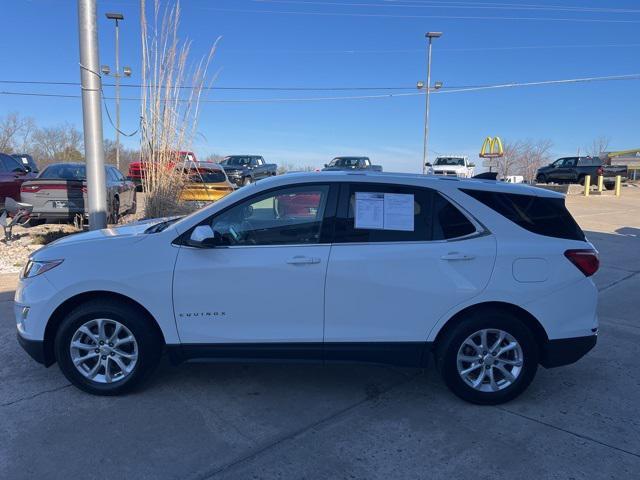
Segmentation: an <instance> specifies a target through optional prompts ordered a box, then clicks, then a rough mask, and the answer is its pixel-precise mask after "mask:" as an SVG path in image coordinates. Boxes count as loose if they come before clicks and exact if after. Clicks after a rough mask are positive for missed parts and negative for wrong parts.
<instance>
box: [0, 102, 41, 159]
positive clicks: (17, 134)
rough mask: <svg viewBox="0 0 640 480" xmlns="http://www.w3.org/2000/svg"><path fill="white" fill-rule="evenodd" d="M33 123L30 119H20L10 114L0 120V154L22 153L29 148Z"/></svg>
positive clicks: (15, 114) (16, 114)
mask: <svg viewBox="0 0 640 480" xmlns="http://www.w3.org/2000/svg"><path fill="white" fill-rule="evenodd" d="M34 129H35V122H34V121H33V119H32V118H30V117H20V114H19V113H17V112H11V113H9V114H7V115H6V116H5V117H4V118H2V119H0V152H3V153H24V152H25V151H26V150H28V148H29V142H30V140H31V135H32V133H33V131H34Z"/></svg>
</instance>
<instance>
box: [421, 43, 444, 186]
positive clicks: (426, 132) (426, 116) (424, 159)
mask: <svg viewBox="0 0 640 480" xmlns="http://www.w3.org/2000/svg"><path fill="white" fill-rule="evenodd" d="M441 36H442V32H427V33H426V34H425V37H426V38H428V39H429V44H428V47H427V85H426V88H427V94H426V95H425V96H426V97H427V100H426V108H425V112H424V147H423V151H422V173H423V174H424V173H425V172H426V169H427V158H428V152H427V147H428V144H429V94H430V93H431V42H432V41H433V39H434V38H439V37H441ZM440 86H442V84H440ZM418 88H421V87H420V86H418ZM438 88H439V87H438Z"/></svg>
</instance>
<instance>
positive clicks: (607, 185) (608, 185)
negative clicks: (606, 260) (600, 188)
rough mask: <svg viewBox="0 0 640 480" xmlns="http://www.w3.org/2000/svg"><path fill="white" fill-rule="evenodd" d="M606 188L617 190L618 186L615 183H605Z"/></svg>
mask: <svg viewBox="0 0 640 480" xmlns="http://www.w3.org/2000/svg"><path fill="white" fill-rule="evenodd" d="M604 188H606V189H607V190H615V188H616V184H615V183H605V184H604Z"/></svg>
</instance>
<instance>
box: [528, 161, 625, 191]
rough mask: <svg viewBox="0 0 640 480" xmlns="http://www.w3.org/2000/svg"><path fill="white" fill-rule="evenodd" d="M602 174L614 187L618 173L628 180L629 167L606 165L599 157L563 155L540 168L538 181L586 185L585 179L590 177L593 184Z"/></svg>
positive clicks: (607, 182)
mask: <svg viewBox="0 0 640 480" xmlns="http://www.w3.org/2000/svg"><path fill="white" fill-rule="evenodd" d="M600 175H602V176H603V177H604V184H605V186H606V187H607V188H613V185H614V184H615V180H616V176H617V175H620V176H621V177H622V179H623V180H626V177H627V167H626V166H624V165H615V166H611V165H605V164H604V162H603V161H602V160H601V159H600V158H599V157H563V158H559V159H558V160H556V161H555V162H553V163H551V164H550V165H547V166H546V167H542V168H539V169H538V173H537V174H536V182H538V183H579V184H581V185H584V179H585V178H586V177H590V178H591V184H592V185H593V184H595V183H596V182H597V177H598V176H600Z"/></svg>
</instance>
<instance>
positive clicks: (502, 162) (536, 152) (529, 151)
mask: <svg viewBox="0 0 640 480" xmlns="http://www.w3.org/2000/svg"><path fill="white" fill-rule="evenodd" d="M552 148H553V142H551V140H548V139H539V140H531V139H528V140H516V141H509V142H505V143H504V156H502V157H501V158H498V159H497V160H498V162H497V163H498V177H508V176H511V175H522V176H523V177H524V180H525V182H533V181H534V180H535V177H536V172H537V171H538V169H539V168H540V167H541V166H543V165H546V164H548V163H549V162H550V160H551V149H552Z"/></svg>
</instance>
